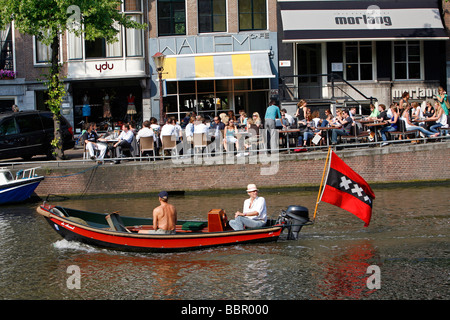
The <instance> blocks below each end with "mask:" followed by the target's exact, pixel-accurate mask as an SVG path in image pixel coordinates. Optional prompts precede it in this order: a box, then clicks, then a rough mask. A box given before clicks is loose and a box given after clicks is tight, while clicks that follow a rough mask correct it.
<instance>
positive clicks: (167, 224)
mask: <svg viewBox="0 0 450 320" xmlns="http://www.w3.org/2000/svg"><path fill="white" fill-rule="evenodd" d="M158 197H159V203H160V205H159V206H158V207H156V208H155V209H154V210H153V230H140V231H139V233H151V234H175V232H176V231H175V228H176V224H177V209H175V206H173V205H171V204H169V203H167V201H168V199H169V194H168V193H167V192H166V191H161V192H160V193H159V194H158Z"/></svg>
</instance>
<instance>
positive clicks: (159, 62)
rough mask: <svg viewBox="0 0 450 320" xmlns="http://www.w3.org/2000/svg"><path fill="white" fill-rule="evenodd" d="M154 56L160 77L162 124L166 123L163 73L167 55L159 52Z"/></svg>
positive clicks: (160, 113)
mask: <svg viewBox="0 0 450 320" xmlns="http://www.w3.org/2000/svg"><path fill="white" fill-rule="evenodd" d="M152 58H153V61H154V62H155V66H156V71H157V72H158V78H159V123H160V124H161V126H162V125H164V118H163V93H162V74H163V71H164V60H165V59H166V56H165V55H164V54H163V53H161V52H157V53H155V54H154V55H153V56H152Z"/></svg>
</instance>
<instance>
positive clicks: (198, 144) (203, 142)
mask: <svg viewBox="0 0 450 320" xmlns="http://www.w3.org/2000/svg"><path fill="white" fill-rule="evenodd" d="M192 140H193V145H194V156H196V155H197V152H196V150H197V149H198V148H200V154H202V153H203V148H207V147H208V139H207V137H206V133H194V135H193V139H192Z"/></svg>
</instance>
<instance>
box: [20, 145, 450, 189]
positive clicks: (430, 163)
mask: <svg viewBox="0 0 450 320" xmlns="http://www.w3.org/2000/svg"><path fill="white" fill-rule="evenodd" d="M336 153H337V154H338V155H339V156H340V157H341V158H342V159H343V160H344V161H345V162H346V163H347V164H348V165H349V166H350V167H352V168H353V169H354V170H355V171H356V172H358V173H359V174H360V175H361V176H362V177H363V178H364V179H365V180H366V181H368V182H369V183H370V184H390V183H404V182H415V183H421V182H424V183H425V182H427V181H446V180H449V179H450V166H448V165H447V162H448V160H449V156H450V144H449V143H446V142H434V143H426V144H420V145H413V144H403V145H395V146H389V147H384V148H379V147H376V148H358V149H357V148H348V149H344V150H338V151H336ZM326 155H327V153H326V152H325V151H316V152H308V153H300V154H282V153H280V154H272V155H265V156H263V155H260V156H255V157H253V158H251V157H228V158H227V157H225V156H224V157H213V158H211V157H210V158H193V157H191V158H177V159H168V160H164V161H156V162H153V161H150V162H149V161H147V160H142V161H139V160H136V161H122V163H121V164H119V165H112V164H110V163H109V162H106V163H105V164H103V165H97V164H96V163H95V162H90V161H65V162H52V161H48V162H42V163H39V164H38V165H39V166H40V167H41V168H40V169H39V171H38V173H39V174H43V175H45V177H46V178H45V180H44V181H43V182H42V183H41V184H40V185H39V187H38V188H37V189H36V194H37V195H38V196H40V197H45V196H47V195H48V194H57V195H108V194H135V193H156V192H159V191H160V190H167V191H174V192H175V191H176V192H202V191H203V192H204V191H211V190H215V191H217V190H218V191H227V190H239V189H243V188H245V186H246V185H247V184H248V183H255V184H256V185H257V186H258V187H259V188H261V189H264V188H267V189H269V188H271V189H279V188H291V187H293V188H298V187H300V188H309V187H316V186H318V185H319V184H320V181H321V179H322V175H323V169H324V164H325V159H326ZM27 165H28V166H29V165H30V164H29V163H28V164H27ZM16 167H20V165H16Z"/></svg>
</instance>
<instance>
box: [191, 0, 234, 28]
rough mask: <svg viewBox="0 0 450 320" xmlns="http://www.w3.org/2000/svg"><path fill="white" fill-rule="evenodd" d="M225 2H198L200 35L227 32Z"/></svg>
mask: <svg viewBox="0 0 450 320" xmlns="http://www.w3.org/2000/svg"><path fill="white" fill-rule="evenodd" d="M226 9H227V5H226V1H225V0H198V24H199V31H200V33H203V32H225V31H227V30H226V29H227V21H226Z"/></svg>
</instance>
